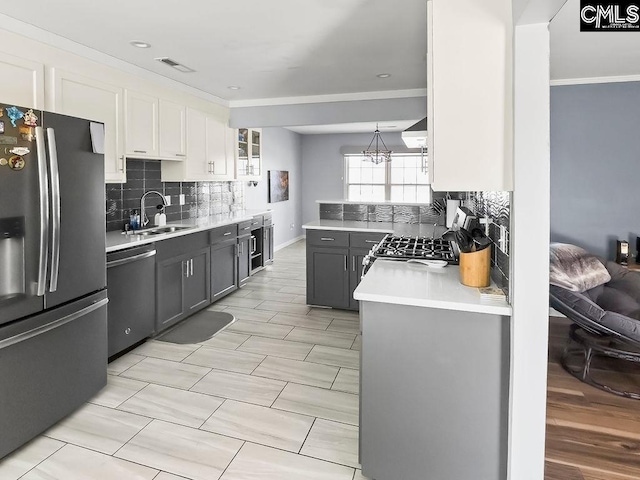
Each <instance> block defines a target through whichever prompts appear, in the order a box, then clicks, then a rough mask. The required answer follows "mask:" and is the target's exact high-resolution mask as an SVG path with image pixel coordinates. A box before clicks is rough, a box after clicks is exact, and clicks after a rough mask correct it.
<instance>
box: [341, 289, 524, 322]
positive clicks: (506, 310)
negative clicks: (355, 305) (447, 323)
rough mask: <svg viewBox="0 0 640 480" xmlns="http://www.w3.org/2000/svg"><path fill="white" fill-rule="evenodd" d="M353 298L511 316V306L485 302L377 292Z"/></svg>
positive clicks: (355, 295)
mask: <svg viewBox="0 0 640 480" xmlns="http://www.w3.org/2000/svg"><path fill="white" fill-rule="evenodd" d="M353 298H355V299H356V300H359V301H361V302H374V303H389V304H393V305H406V306H409V307H425V308H437V309H440V310H456V311H458V312H473V313H486V314H490V315H500V316H503V317H510V316H511V306H502V305H491V304H489V303H487V304H469V303H455V302H446V301H440V300H420V299H406V298H397V297H393V296H390V295H379V294H366V293H365V294H362V293H359V294H354V296H353Z"/></svg>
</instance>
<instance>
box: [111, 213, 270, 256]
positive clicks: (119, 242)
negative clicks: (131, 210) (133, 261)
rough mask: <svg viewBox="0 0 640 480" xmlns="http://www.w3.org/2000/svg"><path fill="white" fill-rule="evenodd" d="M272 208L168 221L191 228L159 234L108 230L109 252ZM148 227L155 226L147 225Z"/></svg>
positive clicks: (248, 216) (247, 218)
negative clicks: (136, 233)
mask: <svg viewBox="0 0 640 480" xmlns="http://www.w3.org/2000/svg"><path fill="white" fill-rule="evenodd" d="M270 212H271V210H243V211H241V212H236V213H234V214H232V215H224V216H223V215H214V216H211V217H207V218H197V219H195V218H194V219H191V220H181V221H179V222H168V223H167V226H169V227H170V226H172V225H176V226H188V227H191V228H188V229H184V230H179V231H177V232H171V233H163V234H159V235H148V236H141V235H125V234H123V233H122V232H117V231H116V232H107V253H110V252H117V251H118V250H124V249H125V248H131V247H139V246H140V245H146V244H148V243H153V242H158V241H160V240H166V239H167V238H173V237H180V236H182V235H189V234H191V233H195V232H201V231H205V230H210V229H212V228H216V227H222V226H224V225H231V224H233V223H239V222H243V221H245V220H251V218H253V216H254V215H263V214H265V213H270ZM147 228H153V226H151V227H147Z"/></svg>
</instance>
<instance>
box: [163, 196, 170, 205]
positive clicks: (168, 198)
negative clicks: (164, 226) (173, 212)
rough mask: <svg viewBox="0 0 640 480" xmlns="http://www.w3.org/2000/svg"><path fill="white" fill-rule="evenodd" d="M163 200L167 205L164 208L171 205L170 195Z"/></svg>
mask: <svg viewBox="0 0 640 480" xmlns="http://www.w3.org/2000/svg"><path fill="white" fill-rule="evenodd" d="M164 199H165V202H166V204H167V205H166V206H167V207H169V206H170V205H171V195H165V196H164Z"/></svg>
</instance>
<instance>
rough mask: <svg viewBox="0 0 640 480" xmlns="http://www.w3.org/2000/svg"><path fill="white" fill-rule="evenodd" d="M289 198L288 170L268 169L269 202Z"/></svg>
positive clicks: (282, 200)
mask: <svg viewBox="0 0 640 480" xmlns="http://www.w3.org/2000/svg"><path fill="white" fill-rule="evenodd" d="M286 200H289V172H288V171H287V170H269V203H275V202H284V201H286Z"/></svg>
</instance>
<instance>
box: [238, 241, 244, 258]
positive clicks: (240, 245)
mask: <svg viewBox="0 0 640 480" xmlns="http://www.w3.org/2000/svg"><path fill="white" fill-rule="evenodd" d="M242 245H244V243H239V244H238V256H240V255H241V254H242V250H244V249H243V248H242Z"/></svg>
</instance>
